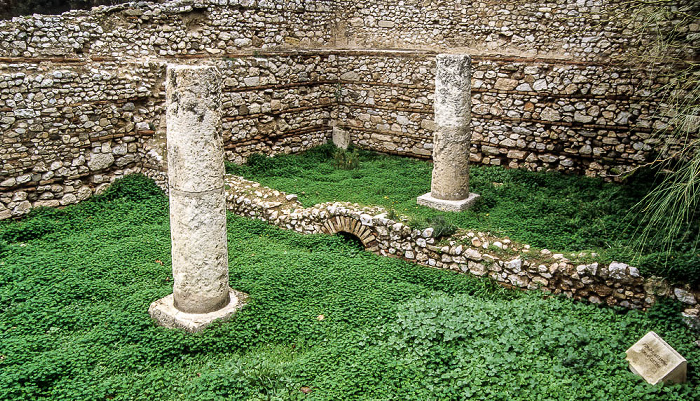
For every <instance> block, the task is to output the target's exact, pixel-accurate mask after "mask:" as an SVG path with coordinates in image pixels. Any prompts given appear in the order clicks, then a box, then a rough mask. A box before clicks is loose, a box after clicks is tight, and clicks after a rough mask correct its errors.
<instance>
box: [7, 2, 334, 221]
mask: <svg viewBox="0 0 700 401" xmlns="http://www.w3.org/2000/svg"><path fill="white" fill-rule="evenodd" d="M329 4H330V2H328V1H326V2H324V1H318V2H311V3H309V4H306V2H304V1H283V0H279V1H268V2H255V1H233V0H232V1H228V0H226V1H220V0H196V1H190V0H182V1H175V2H168V3H165V4H152V3H132V4H130V5H118V6H111V7H98V8H95V9H93V10H92V11H72V12H69V13H65V14H63V15H61V16H32V17H19V18H14V19H13V20H11V21H0V131H1V133H2V139H1V142H2V146H1V147H0V156H2V158H1V163H0V219H5V218H9V217H12V216H15V217H16V216H21V215H23V214H25V213H27V212H28V211H29V210H30V209H31V208H33V207H39V206H60V205H67V204H71V203H76V202H78V201H80V200H84V199H86V198H88V197H89V196H91V195H92V194H93V193H95V192H96V191H99V190H101V188H103V187H104V185H105V184H106V183H109V182H111V181H113V180H114V179H115V178H118V177H120V176H122V175H124V174H128V173H133V172H143V173H146V174H147V175H149V176H151V177H153V178H155V179H156V181H157V182H159V183H160V184H161V185H165V182H166V173H165V168H166V163H165V150H164V141H165V122H164V114H163V107H164V101H165V96H164V92H163V91H164V88H163V81H164V77H165V75H164V71H165V66H166V65H167V64H168V63H213V64H215V65H217V66H218V67H219V69H220V70H221V71H222V75H223V76H224V78H225V82H224V93H223V115H224V123H223V127H224V130H225V132H224V137H225V140H226V154H227V157H228V158H229V159H230V160H234V161H239V162H240V161H242V160H243V158H245V157H246V156H248V155H249V154H250V153H253V152H262V153H271V154H275V153H279V152H285V153H289V152H298V151H301V150H303V149H307V148H309V147H312V146H315V145H318V144H321V143H324V142H325V141H326V140H327V137H328V136H329V132H330V131H329V130H330V126H329V121H330V117H331V110H330V103H331V100H332V99H333V96H332V95H331V94H330V93H331V90H332V87H333V83H330V81H328V79H327V77H326V73H327V72H330V73H332V72H333V71H332V69H329V68H328V66H329V65H330V64H332V63H331V62H329V59H328V57H329V56H328V55H318V54H315V53H313V52H312V53H309V52H303V51H296V50H295V51H289V52H273V53H271V52H270V51H269V50H265V55H260V54H259V52H261V51H263V50H262V49H270V48H276V47H282V46H285V45H290V44H291V45H294V46H296V47H303V46H314V47H318V46H322V45H325V44H327V43H328V42H329V41H330V40H331V39H330V35H331V29H330V27H331V25H332V19H333V17H334V15H333V14H332V13H331V12H330V6H329ZM258 49H259V50H258ZM331 57H332V56H331Z"/></svg>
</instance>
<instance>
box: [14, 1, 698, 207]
mask: <svg viewBox="0 0 700 401" xmlns="http://www.w3.org/2000/svg"><path fill="white" fill-rule="evenodd" d="M678 2H679V3H681V4H692V2H688V1H687V0H678ZM616 10H617V9H616V8H615V7H614V3H612V2H609V1H603V0H558V1H548V2H546V3H542V2H525V1H521V0H513V1H507V2H495V1H487V2H483V1H482V2H467V1H465V0H461V1H458V2H444V1H432V0H420V1H419V0H406V1H403V2H400V3H396V2H390V1H384V0H381V1H377V2H368V1H359V0H324V1H305V0H176V1H170V2H166V3H164V4H153V3H147V2H138V3H130V4H122V5H117V6H110V7H97V8H95V9H93V10H91V11H72V12H68V13H65V14H63V15H60V16H31V17H20V18H14V19H13V20H10V21H0V132H1V134H2V146H1V148H0V155H1V156H2V160H1V164H0V219H2V218H8V217H11V216H20V215H22V214H24V213H26V212H27V211H28V210H29V209H30V208H31V207H36V206H55V205H64V204H69V203H73V202H77V201H79V200H81V199H84V198H86V197H87V196H89V195H90V194H92V193H94V192H95V191H96V190H97V189H99V187H100V186H101V185H103V184H105V183H107V182H110V181H111V180H113V179H114V178H115V177H118V176H120V175H122V174H126V173H129V172H135V171H140V172H144V173H146V174H148V175H149V176H152V177H153V178H155V179H156V180H157V181H158V182H159V183H161V184H164V183H165V177H166V173H165V172H164V169H165V163H164V162H165V160H164V157H165V152H164V140H165V135H164V134H165V132H164V130H165V124H164V121H163V103H164V94H163V74H164V68H165V65H166V64H167V63H213V64H215V65H217V66H218V67H219V68H220V69H221V71H222V75H223V76H224V79H225V81H224V93H223V96H224V99H223V100H224V101H223V107H224V110H223V115H224V121H223V129H224V136H225V140H226V144H225V146H226V156H227V158H228V159H229V160H232V161H235V162H242V161H243V160H244V159H245V158H246V157H247V156H248V155H250V154H251V153H255V152H259V153H267V154H277V153H290V152H298V151H301V150H304V149H307V148H309V147H312V146H315V145H317V144H320V143H323V142H325V141H326V140H327V139H328V138H329V137H330V135H331V130H332V129H333V128H335V129H339V130H342V131H345V132H348V133H349V134H350V137H351V139H352V141H353V142H354V143H355V144H357V145H359V146H361V147H364V148H368V149H373V150H378V151H382V152H388V153H396V154H401V155H407V156H412V157H422V158H430V156H431V152H432V131H433V128H434V124H433V122H432V119H433V105H432V99H433V85H434V74H435V71H434V69H435V63H434V58H435V55H436V54H437V53H438V52H442V51H452V52H467V53H469V54H470V55H472V59H473V70H474V74H473V80H472V89H473V90H472V96H473V109H472V116H473V118H472V131H473V146H472V152H471V153H472V154H471V160H472V161H473V162H475V163H484V164H500V165H506V166H509V167H519V168H528V169H533V170H539V169H557V170H563V171H567V172H575V173H585V174H588V175H596V176H602V177H607V178H609V179H615V178H616V177H618V176H619V174H620V173H622V172H624V171H627V170H630V169H631V168H633V167H635V166H638V165H641V164H644V163H645V162H646V161H647V160H649V159H650V157H652V156H653V152H654V151H655V149H658V142H656V141H657V139H654V138H652V137H651V135H650V132H651V130H652V128H659V127H663V126H664V125H665V124H666V123H667V119H666V118H665V117H662V116H661V117H660V114H659V115H657V113H656V110H655V107H658V106H663V104H662V102H660V101H659V97H652V98H648V97H647V96H648V94H649V93H648V92H645V91H643V90H641V89H640V88H642V87H643V86H642V85H641V83H642V81H643V80H644V75H643V73H642V72H641V70H640V69H639V68H638V66H634V65H628V64H625V62H623V61H624V60H622V61H620V59H621V58H622V59H624V58H625V57H626V54H625V52H626V51H627V49H630V48H633V47H634V46H637V44H636V40H637V38H636V37H634V35H633V34H631V33H630V32H627V31H625V30H624V29H623V28H622V25H621V23H620V21H621V19H615V18H610V16H611V15H614V14H615V13H616V12H617V11H616ZM623 17H624V15H623ZM684 35H686V36H687V39H688V43H689V44H690V45H689V46H687V47H685V48H684V50H683V51H684V52H685V53H683V54H681V56H683V57H686V58H688V57H689V58H693V57H697V54H696V53H695V52H697V49H698V48H700V42H699V41H700V25H698V24H694V25H690V26H689V28H688V30H687V31H686V32H685V33H684ZM358 47H373V48H375V49H374V50H364V49H356V48H358ZM388 48H393V49H392V50H377V49H388ZM396 48H399V49H400V48H404V49H405V50H397V49H396ZM420 48H424V49H425V50H416V49H420ZM655 84H656V85H657V86H658V85H659V84H661V83H660V82H657V83H655Z"/></svg>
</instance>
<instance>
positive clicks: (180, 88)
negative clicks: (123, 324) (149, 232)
mask: <svg viewBox="0 0 700 401" xmlns="http://www.w3.org/2000/svg"><path fill="white" fill-rule="evenodd" d="M166 74H167V77H166V123H167V148H168V186H169V192H170V236H171V241H172V264H173V294H171V295H168V296H167V297H165V298H162V299H160V300H158V301H155V302H154V303H152V304H151V306H150V308H149V309H148V311H149V313H150V315H151V317H153V318H154V319H155V320H156V321H157V323H158V324H160V325H162V326H166V327H171V328H183V329H185V330H188V331H192V332H194V331H199V330H201V329H203V328H204V327H205V326H207V325H208V324H210V323H211V322H213V321H214V320H215V319H226V318H228V317H230V316H231V315H232V314H233V313H234V312H235V311H236V310H238V309H239V308H240V307H241V306H242V304H243V301H244V299H245V295H244V294H242V293H239V292H237V291H235V290H232V289H231V288H229V284H228V246H227V242H226V198H225V195H224V190H225V188H224V150H223V137H222V133H221V111H220V109H221V76H220V74H219V71H218V70H217V69H216V68H215V67H210V66H168V68H167V72H166Z"/></svg>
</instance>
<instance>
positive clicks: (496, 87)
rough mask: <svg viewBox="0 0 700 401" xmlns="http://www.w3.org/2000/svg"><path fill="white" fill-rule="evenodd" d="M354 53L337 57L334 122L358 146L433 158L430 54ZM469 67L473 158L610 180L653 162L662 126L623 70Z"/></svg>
mask: <svg viewBox="0 0 700 401" xmlns="http://www.w3.org/2000/svg"><path fill="white" fill-rule="evenodd" d="M359 53H360V52H359V51H356V52H352V53H350V54H349V55H346V56H340V57H339V59H338V68H339V70H340V71H345V72H344V73H343V74H341V76H340V85H341V88H342V98H341V101H340V106H339V119H338V124H337V126H338V127H339V128H341V129H343V130H345V131H347V132H349V133H350V136H351V139H352V141H353V142H354V143H356V144H357V145H359V146H361V147H364V148H368V149H374V150H379V151H382V152H387V153H396V154H401V155H409V156H414V157H425V158H428V157H430V155H431V152H432V132H433V129H434V124H433V96H432V94H433V92H434V80H435V53H433V52H407V51H404V52H397V51H387V52H381V51H371V52H370V51H365V52H363V54H359ZM472 68H473V72H472V74H473V76H472V122H471V124H472V133H473V137H472V150H471V153H472V154H471V160H472V161H473V162H477V163H482V164H492V165H505V166H509V167H511V168H528V169H532V170H541V169H546V170H549V169H556V170H561V171H566V172H574V173H585V174H587V175H591V176H600V177H617V176H618V175H620V174H621V173H622V172H625V171H628V170H629V169H631V168H632V167H634V166H638V165H642V164H644V163H645V162H646V161H648V160H650V159H651V158H652V157H653V149H654V148H655V147H656V145H657V144H658V138H655V137H653V136H652V135H651V132H652V128H662V127H664V126H666V123H667V122H668V118H667V117H664V116H662V115H657V114H656V111H657V110H656V107H658V104H659V103H658V101H656V99H654V98H648V97H647V96H648V92H642V91H639V90H637V88H638V87H639V86H640V82H641V81H642V80H643V79H644V75H640V73H639V72H638V71H634V70H632V69H631V68H629V67H624V68H623V67H619V68H617V69H615V70H611V69H610V68H609V67H608V66H606V65H602V64H597V63H593V62H579V63H571V62H565V61H558V60H547V59H534V60H533V59H522V58H508V59H502V58H494V57H486V56H478V55H477V56H473V57H472ZM660 85H661V83H657V84H656V86H657V87H658V86H660Z"/></svg>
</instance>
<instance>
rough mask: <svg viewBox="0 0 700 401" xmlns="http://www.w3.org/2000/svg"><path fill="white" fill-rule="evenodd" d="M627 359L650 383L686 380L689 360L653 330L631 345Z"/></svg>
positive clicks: (635, 371)
mask: <svg viewBox="0 0 700 401" xmlns="http://www.w3.org/2000/svg"><path fill="white" fill-rule="evenodd" d="M625 359H626V360H627V361H629V363H630V370H631V371H632V372H633V373H635V374H637V375H639V376H642V378H644V380H646V381H647V383H649V384H657V383H659V382H664V383H668V384H671V383H685V382H686V378H687V371H688V362H687V361H686V360H685V358H683V357H682V356H681V354H679V353H678V352H676V350H674V349H673V348H672V347H671V346H670V345H668V343H667V342H666V341H664V340H663V339H662V338H661V337H659V335H658V334H656V333H654V332H653V331H650V332H649V333H647V334H646V335H645V336H644V337H642V339H641V340H639V341H637V342H636V343H635V344H634V345H633V346H631V347H630V348H629V349H628V350H627V357H626V358H625Z"/></svg>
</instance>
